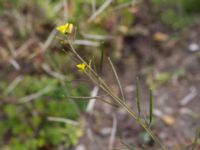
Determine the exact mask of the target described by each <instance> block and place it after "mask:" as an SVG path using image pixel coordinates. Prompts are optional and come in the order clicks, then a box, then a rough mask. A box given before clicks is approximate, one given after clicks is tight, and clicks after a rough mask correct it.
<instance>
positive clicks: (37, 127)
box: [0, 76, 89, 150]
mask: <svg viewBox="0 0 200 150" xmlns="http://www.w3.org/2000/svg"><path fill="white" fill-rule="evenodd" d="M0 85H5V83H3V81H1V84H0ZM47 86H52V87H53V90H52V91H50V92H48V93H46V94H44V95H43V96H40V97H38V98H36V99H34V100H33V101H30V102H27V103H18V102H19V101H20V98H22V97H24V96H26V95H30V94H33V93H37V92H39V91H41V90H42V89H44V88H45V87H47ZM88 93H89V91H88V89H87V88H86V87H85V86H83V85H80V86H78V87H74V86H73V85H72V84H71V83H69V82H68V83H64V84H63V83H62V84H61V83H60V82H59V81H58V80H56V79H54V78H50V77H47V76H41V77H37V76H25V77H24V79H23V81H22V82H21V83H20V84H19V85H18V86H17V87H16V88H15V89H14V90H13V91H12V93H10V95H9V96H10V97H13V98H15V99H16V101H15V102H13V103H6V104H4V105H3V106H0V107H1V110H2V111H1V114H0V140H1V141H2V142H1V143H0V147H2V148H1V149H2V150H37V149H39V148H42V147H45V146H51V147H54V149H57V146H58V145H63V146H64V147H66V148H67V147H69V146H71V145H74V144H76V143H77V141H78V138H79V137H80V136H81V134H82V132H81V126H74V125H71V124H66V123H60V122H49V121H48V120H47V117H49V116H53V117H63V118H69V119H77V118H78V116H79V113H80V112H83V111H84V110H85V107H86V101H82V100H77V101H75V102H74V101H70V99H68V98H67V96H68V95H73V96H87V95H88ZM5 138H8V139H7V140H6V141H4V139H5Z"/></svg>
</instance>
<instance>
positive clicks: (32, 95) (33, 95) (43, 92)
mask: <svg viewBox="0 0 200 150" xmlns="http://www.w3.org/2000/svg"><path fill="white" fill-rule="evenodd" d="M53 89H54V88H53V87H52V86H47V87H46V88H44V89H43V90H41V91H39V92H37V93H33V94H31V95H28V96H25V97H23V98H21V99H20V100H19V101H20V103H26V102H30V101H32V100H35V99H37V98H39V97H41V96H43V95H44V94H46V93H48V92H50V91H52V90H53Z"/></svg>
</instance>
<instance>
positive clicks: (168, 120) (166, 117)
mask: <svg viewBox="0 0 200 150" xmlns="http://www.w3.org/2000/svg"><path fill="white" fill-rule="evenodd" d="M162 120H163V122H164V123H165V124H166V125H168V126H172V125H173V124H174V123H175V119H174V117H172V116H169V115H164V116H162Z"/></svg>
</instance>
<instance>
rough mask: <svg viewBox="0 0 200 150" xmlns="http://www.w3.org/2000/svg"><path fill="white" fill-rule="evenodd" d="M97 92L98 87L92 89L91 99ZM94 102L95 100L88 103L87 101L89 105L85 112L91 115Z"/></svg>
mask: <svg viewBox="0 0 200 150" xmlns="http://www.w3.org/2000/svg"><path fill="white" fill-rule="evenodd" d="M98 91H99V87H98V86H95V87H94V88H93V90H92V92H91V97H95V96H97V94H98ZM95 101H96V99H95V98H92V99H90V101H89V103H88V105H87V108H86V112H88V113H91V112H92V111H93V108H94V105H95Z"/></svg>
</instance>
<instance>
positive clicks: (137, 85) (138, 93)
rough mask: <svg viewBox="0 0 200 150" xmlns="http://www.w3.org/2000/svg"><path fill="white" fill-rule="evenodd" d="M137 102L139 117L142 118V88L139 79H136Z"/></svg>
mask: <svg viewBox="0 0 200 150" xmlns="http://www.w3.org/2000/svg"><path fill="white" fill-rule="evenodd" d="M136 104H137V110H138V117H139V118H140V113H141V107H140V89H139V80H138V79H137V81H136Z"/></svg>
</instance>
